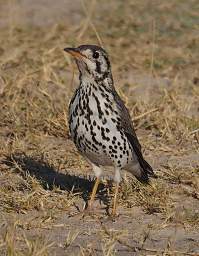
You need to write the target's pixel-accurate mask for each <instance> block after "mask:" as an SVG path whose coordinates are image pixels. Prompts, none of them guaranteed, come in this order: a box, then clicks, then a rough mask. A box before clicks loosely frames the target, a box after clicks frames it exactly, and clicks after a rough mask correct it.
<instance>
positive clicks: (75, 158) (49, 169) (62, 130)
mask: <svg viewBox="0 0 199 256" xmlns="http://www.w3.org/2000/svg"><path fill="white" fill-rule="evenodd" d="M60 3H61V2H60ZM68 5H69V10H70V3H68ZM71 5H72V4H71ZM76 5H77V6H78V8H76ZM82 5H83V6H81V4H80V5H78V3H77V4H73V5H72V6H73V8H74V6H75V8H76V13H77V14H78V15H79V16H80V17H81V18H80V20H81V22H79V21H77V22H74V19H72V18H71V17H70V15H69V16H67V17H65V18H63V20H62V22H61V21H60V22H59V23H58V24H54V25H48V26H34V25H30V23H28V24H22V23H18V22H17V17H18V18H19V17H20V11H21V9H20V8H21V7H20V1H17V0H16V1H9V6H8V9H9V10H10V12H9V15H10V16H9V17H10V18H9V23H8V24H7V25H6V26H3V27H2V28H1V30H0V105H1V111H0V120H1V122H0V142H1V143H0V254H1V255H10V256H11V255H12V256H14V255H34V256H35V255H38V256H39V255H75V254H76V255H107V256H108V255H149V254H150V255H182V254H184V255H198V254H197V253H199V248H198V243H199V241H198V237H197V232H198V231H199V207H198V200H199V193H198V191H199V190H198V189H199V185H198V184H199V176H198V173H199V150H198V148H199V146H198V144H199V112H198V109H199V105H198V102H199V83H198V81H199V71H198V64H199V63H198V59H199V48H198V43H197V41H198V39H199V38H198V33H197V31H198V25H199V18H198V12H197V11H196V10H197V8H199V6H198V1H197V0H192V1H180V2H179V1H175V0H172V1H169V2H165V1H162V2H161V1H152V2H151V1H126V2H125V4H124V3H123V2H122V1H110V2H109V3H107V2H106V1H104V0H102V1H100V3H97V2H95V1H92V4H91V6H89V3H88V2H82ZM4 6H7V4H6V3H3V2H2V3H0V8H1V7H2V8H3V7H4ZM71 8H72V7H71ZM14 10H17V11H18V12H19V15H18V16H17V12H15V11H14ZM60 11H61V10H60ZM4 18H5V17H4V16H3V13H2V14H0V24H1V22H2V21H3V19H4ZM21 20H22V21H23V17H22V18H21ZM21 20H20V22H21ZM30 20H31V18H30ZM77 20H78V18H77ZM107 28H108V29H107ZM84 43H93V44H95V43H96V44H102V45H103V46H104V47H105V48H106V49H107V51H108V52H109V54H110V58H111V61H112V69H113V75H114V78H115V84H116V87H117V89H118V91H119V93H120V95H121V96H122V97H123V99H124V100H125V101H126V104H127V105H128V107H129V109H130V110H131V115H132V118H134V120H135V121H134V122H135V126H136V129H137V133H138V136H139V138H140V141H141V144H142V145H143V149H144V154H145V156H146V158H147V159H149V161H150V162H151V163H152V165H153V166H154V168H155V169H156V172H157V174H158V176H159V179H157V180H155V181H152V182H151V185H150V186H147V187H146V186H143V185H141V184H139V183H138V182H137V181H135V180H134V179H133V178H132V177H126V176H125V177H124V180H123V183H122V185H121V191H120V198H119V212H120V216H119V217H118V219H117V220H116V222H114V223H112V222H111V221H109V220H107V214H106V211H105V210H104V209H103V210H100V211H99V210H97V211H99V212H98V214H97V216H98V217H94V218H85V219H81V218H80V217H79V215H78V214H77V215H76V213H78V212H79V211H80V210H81V209H82V207H83V205H84V201H86V200H87V199H88V195H89V192H90V190H91V188H92V185H93V176H92V172H91V169H90V167H89V165H88V163H86V162H85V160H84V159H83V158H82V157H81V156H80V155H79V154H78V152H77V151H76V149H75V147H74V145H73V144H72V142H71V141H70V137H69V133H68V125H67V108H68V103H69V100H70V97H71V95H72V93H73V91H74V89H75V84H76V82H77V76H76V74H77V73H76V72H77V71H76V69H74V65H73V64H72V63H71V60H70V59H69V58H68V56H65V55H64V52H63V50H62V49H63V48H64V47H66V46H72V45H79V44H84ZM89 175H91V176H89ZM111 196H112V189H110V188H109V187H108V186H107V183H106V182H105V181H104V182H103V184H102V185H101V188H100V191H99V195H98V197H99V198H98V200H96V208H97V209H99V208H100V207H104V208H107V209H108V208H109V205H110V200H109V199H110V197H111ZM99 202H100V203H101V206H99Z"/></svg>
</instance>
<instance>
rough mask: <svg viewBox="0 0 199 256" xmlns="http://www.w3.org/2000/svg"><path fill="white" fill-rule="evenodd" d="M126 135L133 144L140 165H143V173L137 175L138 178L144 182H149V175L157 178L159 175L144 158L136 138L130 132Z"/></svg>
mask: <svg viewBox="0 0 199 256" xmlns="http://www.w3.org/2000/svg"><path fill="white" fill-rule="evenodd" d="M126 136H127V139H128V140H129V142H130V144H131V146H132V149H133V150H134V152H135V154H136V156H137V160H138V162H139V165H140V167H141V175H140V176H137V175H136V178H137V179H138V180H139V181H140V182H142V183H148V182H149V176H150V177H153V178H157V175H156V174H155V173H154V171H153V169H152V167H151V166H150V164H149V163H147V161H146V160H145V159H144V158H143V155H142V152H141V149H140V147H139V146H138V145H137V144H136V141H135V140H134V137H133V136H132V135H131V134H129V133H126Z"/></svg>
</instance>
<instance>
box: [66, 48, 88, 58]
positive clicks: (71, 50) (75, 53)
mask: <svg viewBox="0 0 199 256" xmlns="http://www.w3.org/2000/svg"><path fill="white" fill-rule="evenodd" d="M64 51H65V52H67V53H69V54H71V55H72V56H73V57H75V58H76V59H82V58H86V56H85V55H84V54H82V53H81V52H79V50H77V48H64Z"/></svg>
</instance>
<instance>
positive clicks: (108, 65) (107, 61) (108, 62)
mask: <svg viewBox="0 0 199 256" xmlns="http://www.w3.org/2000/svg"><path fill="white" fill-rule="evenodd" d="M104 59H105V60H106V64H107V69H108V70H109V69H110V67H111V64H110V61H109V59H108V57H107V56H106V55H104Z"/></svg>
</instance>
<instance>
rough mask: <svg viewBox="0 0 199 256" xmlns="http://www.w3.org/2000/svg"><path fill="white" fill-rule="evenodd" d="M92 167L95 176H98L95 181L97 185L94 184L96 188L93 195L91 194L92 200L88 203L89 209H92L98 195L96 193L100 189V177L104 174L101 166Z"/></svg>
mask: <svg viewBox="0 0 199 256" xmlns="http://www.w3.org/2000/svg"><path fill="white" fill-rule="evenodd" d="M92 166H93V171H94V173H95V176H96V180H95V184H94V187H93V190H92V193H91V197H90V200H89V202H88V207H89V208H92V205H93V201H94V199H95V195H96V192H97V189H98V185H99V183H100V176H101V174H102V169H101V168H100V167H99V166H96V165H94V164H92Z"/></svg>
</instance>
